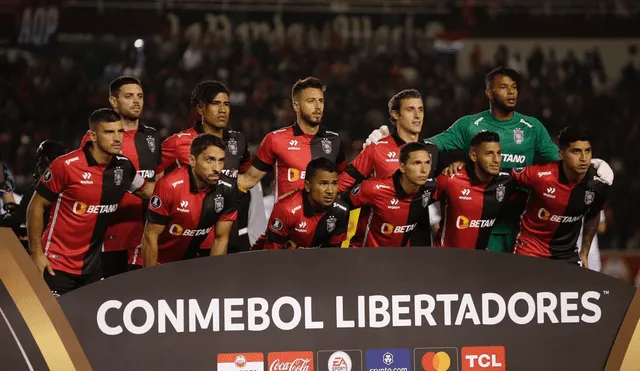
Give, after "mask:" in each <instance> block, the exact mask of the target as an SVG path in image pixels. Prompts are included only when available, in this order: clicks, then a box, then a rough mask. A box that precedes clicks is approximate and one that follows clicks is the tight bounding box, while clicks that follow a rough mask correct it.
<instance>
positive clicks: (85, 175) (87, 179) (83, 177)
mask: <svg viewBox="0 0 640 371" xmlns="http://www.w3.org/2000/svg"><path fill="white" fill-rule="evenodd" d="M82 179H84V180H81V181H80V183H81V184H93V180H89V179H91V173H82Z"/></svg>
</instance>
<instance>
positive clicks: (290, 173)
mask: <svg viewBox="0 0 640 371" xmlns="http://www.w3.org/2000/svg"><path fill="white" fill-rule="evenodd" d="M305 174H306V171H302V172H300V170H298V169H295V168H292V167H291V168H289V169H288V170H287V180H288V181H290V182H297V181H298V180H300V179H304V176H305Z"/></svg>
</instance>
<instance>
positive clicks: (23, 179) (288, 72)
mask: <svg viewBox="0 0 640 371" xmlns="http://www.w3.org/2000/svg"><path fill="white" fill-rule="evenodd" d="M630 56H631V57H634V56H635V50H633V48H631V49H630ZM455 58H456V57H455V56H454V55H450V54H440V53H438V52H436V51H434V50H433V49H430V48H428V47H425V48H422V49H421V48H418V49H415V50H402V51H401V52H399V53H387V52H385V51H382V50H378V51H375V52H371V53H369V52H363V51H361V50H348V49H345V48H340V47H339V45H335V46H334V48H333V49H332V50H331V51H329V52H327V51H309V50H295V49H294V48H292V47H291V46H290V45H285V46H284V47H282V48H277V49H276V48H273V47H271V46H270V45H267V44H266V43H262V42H256V43H254V44H253V45H251V47H250V48H242V47H240V46H239V45H234V44H230V45H216V44H215V43H214V41H209V42H208V43H205V44H203V45H198V46H194V45H191V44H189V43H187V42H186V41H184V40H170V39H157V40H146V41H145V46H144V50H140V49H136V48H135V47H133V45H130V44H128V43H123V44H120V45H115V46H114V45H100V46H97V45H95V44H93V45H63V44H60V45H56V46H55V47H50V48H48V49H46V50H43V51H37V52H32V53H31V52H29V53H26V52H20V51H15V50H12V51H8V52H6V53H3V54H2V55H0V71H1V72H0V143H1V144H2V145H1V147H0V148H1V151H2V158H3V159H4V161H5V162H6V163H7V164H8V165H9V167H10V168H11V170H12V171H13V172H14V174H15V176H16V183H17V184H18V191H20V189H21V188H23V187H26V186H28V185H29V184H30V182H31V174H32V172H33V169H34V167H35V149H36V146H37V145H38V144H39V143H40V142H41V141H42V140H44V139H56V140H60V141H62V142H63V143H64V144H65V145H66V146H67V148H69V149H73V148H77V147H78V145H79V143H80V139H81V138H82V136H83V135H84V134H85V133H86V130H87V124H86V123H87V117H88V116H89V114H90V113H91V112H92V111H93V110H95V109H97V108H100V107H104V106H106V104H107V96H108V91H107V90H108V83H109V81H111V80H112V79H114V78H115V77H117V76H120V75H123V74H124V75H134V76H137V77H139V78H141V80H142V84H143V86H144V91H145V106H144V112H143V116H142V119H141V122H142V123H143V124H144V125H147V126H152V127H155V128H157V129H158V130H159V132H160V135H161V137H163V138H165V137H168V136H169V135H171V134H173V133H175V132H177V131H179V130H182V129H184V128H186V127H188V126H190V125H192V123H193V120H194V119H195V115H194V114H193V112H192V110H191V108H190V106H189V94H190V92H191V91H192V89H193V87H194V86H195V85H196V83H197V82H198V81H201V80H205V79H216V80H220V81H222V82H224V83H225V84H226V85H227V86H229V87H230V89H231V90H232V94H231V97H230V99H231V105H232V108H233V114H232V115H231V126H232V127H235V128H237V129H239V130H240V131H241V132H242V133H244V134H245V135H246V137H247V140H248V142H249V150H250V151H251V153H255V152H256V150H257V146H258V145H259V144H260V142H261V140H262V138H264V136H265V134H266V133H268V132H269V131H271V130H274V129H275V128H279V127H283V126H287V125H291V123H292V122H293V121H294V120H295V113H294V112H293V110H292V108H291V101H290V92H291V90H290V89H291V86H292V84H293V83H294V82H295V81H296V80H297V79H298V78H300V77H302V76H307V75H314V76H318V77H319V78H320V79H322V81H323V82H324V83H325V84H326V85H327V86H328V90H327V94H326V106H325V115H324V119H323V122H324V124H325V125H326V126H327V128H328V129H330V130H334V131H337V132H339V134H340V135H341V137H343V138H344V140H345V142H346V143H350V144H351V146H350V148H348V150H347V153H346V155H347V161H350V160H351V159H352V158H353V157H354V156H355V155H356V154H357V153H358V152H359V151H360V150H361V148H362V141H363V139H365V138H366V137H367V135H368V134H369V133H370V132H371V130H373V129H375V128H378V127H379V126H380V125H383V124H386V123H387V120H388V115H387V106H386V104H387V101H388V99H389V97H390V96H392V95H393V94H395V93H396V92H398V91H400V90H402V89H405V88H415V89H417V90H419V91H420V92H421V93H422V94H423V96H424V98H425V120H424V121H425V124H424V129H423V134H424V135H425V137H428V136H431V135H434V134H436V133H439V132H441V131H443V130H444V129H446V128H447V127H449V126H450V125H451V124H452V123H453V122H454V121H455V120H456V119H458V118H459V117H461V116H463V115H466V114H470V113H476V112H480V111H482V110H485V109H486V108H487V101H486V97H485V96H484V76H485V74H486V72H487V71H488V70H490V69H492V68H493V67H495V66H496V65H509V66H510V67H515V69H517V70H519V72H521V73H522V74H523V75H524V76H525V77H526V79H525V84H524V86H521V87H520V97H519V104H518V111H519V112H522V113H525V114H528V115H531V116H534V117H537V118H539V119H540V120H541V121H542V122H543V123H544V124H545V126H546V127H547V129H548V131H549V133H550V134H551V136H552V137H555V135H556V134H557V133H558V131H559V130H560V129H561V128H562V127H564V126H566V125H568V124H572V123H580V124H582V125H585V126H587V127H589V128H590V129H591V130H592V131H593V132H594V133H595V136H594V137H595V140H594V143H593V144H594V147H595V148H596V151H597V152H596V153H597V155H598V157H599V158H603V159H605V160H607V161H608V162H609V163H610V164H611V167H612V168H613V169H614V171H615V172H616V181H615V183H614V186H613V187H614V189H613V191H612V192H611V194H610V196H609V198H608V207H607V213H606V214H607V222H608V225H609V228H608V229H607V232H606V234H605V235H604V236H600V238H601V240H600V241H601V242H600V246H601V248H617V249H626V248H630V249H638V248H640V228H638V226H637V223H635V222H634V218H632V217H630V216H633V215H635V210H637V209H638V207H640V171H638V170H640V158H639V157H638V156H637V155H636V154H635V153H634V151H633V150H631V149H630V147H631V148H632V146H633V145H634V144H635V143H637V142H638V140H639V139H640V112H639V111H640V107H639V106H638V105H637V104H634V101H635V99H634V98H635V97H636V96H637V93H638V90H640V84H638V82H639V80H640V68H639V67H638V65H637V64H634V63H633V62H630V64H629V65H628V66H627V67H626V68H625V69H624V70H623V71H621V73H620V76H605V74H604V68H603V66H602V62H601V60H600V58H599V55H598V52H597V50H594V51H593V52H592V53H589V54H587V55H583V56H576V55H573V54H569V55H567V56H556V55H555V53H553V51H549V50H538V51H536V52H534V53H533V54H531V55H529V56H526V57H525V58H519V56H517V55H510V53H509V51H508V50H506V49H504V48H503V49H501V50H500V51H499V52H498V53H496V55H494V56H483V55H482V51H481V50H476V51H475V53H474V54H473V56H472V58H473V63H472V64H473V66H474V70H475V72H474V74H473V76H472V77H470V78H468V79H462V78H460V77H459V76H458V74H457V73H456V60H455ZM263 185H264V188H265V194H269V193H271V191H270V185H271V181H270V179H269V178H268V177H267V178H265V179H263Z"/></svg>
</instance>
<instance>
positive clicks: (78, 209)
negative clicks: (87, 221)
mask: <svg viewBox="0 0 640 371" xmlns="http://www.w3.org/2000/svg"><path fill="white" fill-rule="evenodd" d="M86 212H87V204H85V203H83V202H80V201H76V202H75V203H74V204H73V213H74V214H77V215H81V214H84V213H86Z"/></svg>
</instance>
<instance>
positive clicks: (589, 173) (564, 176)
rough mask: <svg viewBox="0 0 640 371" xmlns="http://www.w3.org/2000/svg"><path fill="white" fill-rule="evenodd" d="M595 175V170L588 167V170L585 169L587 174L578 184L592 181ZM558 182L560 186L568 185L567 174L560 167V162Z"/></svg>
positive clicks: (559, 162) (559, 165) (560, 163)
mask: <svg viewBox="0 0 640 371" xmlns="http://www.w3.org/2000/svg"><path fill="white" fill-rule="evenodd" d="M596 174H597V171H596V169H595V168H594V167H593V165H589V169H587V173H586V174H585V176H584V178H582V180H581V181H580V183H586V182H587V181H588V180H589V179H593V177H594V176H595V175H596ZM558 180H559V181H560V183H562V184H569V183H570V182H569V178H567V174H565V172H564V168H563V166H562V160H560V161H558Z"/></svg>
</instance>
